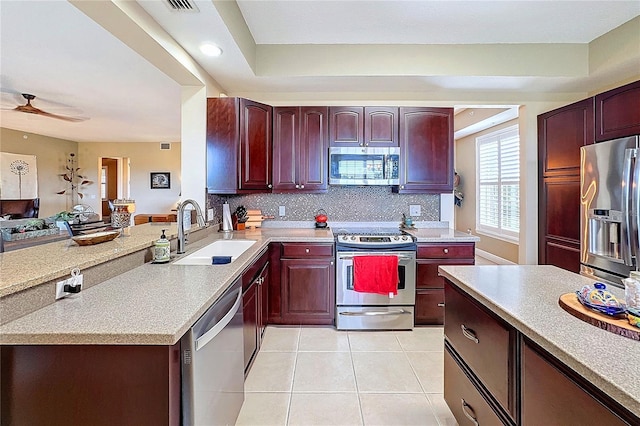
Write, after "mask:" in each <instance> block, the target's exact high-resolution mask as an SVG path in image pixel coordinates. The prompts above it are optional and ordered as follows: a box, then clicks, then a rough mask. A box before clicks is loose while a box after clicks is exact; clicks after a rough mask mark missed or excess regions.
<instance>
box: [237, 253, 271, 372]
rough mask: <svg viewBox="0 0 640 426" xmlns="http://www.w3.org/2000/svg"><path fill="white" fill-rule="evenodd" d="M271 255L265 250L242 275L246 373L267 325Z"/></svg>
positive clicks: (256, 352)
mask: <svg viewBox="0 0 640 426" xmlns="http://www.w3.org/2000/svg"><path fill="white" fill-rule="evenodd" d="M268 286H269V253H268V250H265V251H264V252H263V253H262V254H261V255H259V257H258V260H256V261H255V262H254V263H253V264H252V265H251V266H249V267H248V268H247V269H246V270H245V271H244V273H243V274H242V289H243V290H242V291H243V293H242V318H243V324H244V326H243V335H244V373H245V376H246V375H247V374H248V373H249V369H250V367H251V364H252V363H253V361H254V359H255V357H256V355H257V354H258V350H260V344H261V343H262V335H263V333H264V330H265V328H266V325H267V314H266V308H267V306H268V303H269V302H268V291H267V288H268Z"/></svg>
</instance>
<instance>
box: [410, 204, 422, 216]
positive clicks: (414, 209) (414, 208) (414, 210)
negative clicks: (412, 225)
mask: <svg viewBox="0 0 640 426" xmlns="http://www.w3.org/2000/svg"><path fill="white" fill-rule="evenodd" d="M409 216H413V217H416V216H422V208H421V206H420V204H411V205H409Z"/></svg>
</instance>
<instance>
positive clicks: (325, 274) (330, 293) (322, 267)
mask: <svg viewBox="0 0 640 426" xmlns="http://www.w3.org/2000/svg"><path fill="white" fill-rule="evenodd" d="M333 263H334V262H333V259H332V258H324V259H282V261H281V268H282V271H281V284H282V320H283V323H285V324H313V325H319V324H333V319H334V312H335V284H334V282H335V278H334V276H335V267H334V264H333Z"/></svg>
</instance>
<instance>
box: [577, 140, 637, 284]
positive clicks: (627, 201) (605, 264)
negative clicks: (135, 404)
mask: <svg viewBox="0 0 640 426" xmlns="http://www.w3.org/2000/svg"><path fill="white" fill-rule="evenodd" d="M639 138H640V137H639V136H632V137H627V138H621V139H615V140H611V141H607V142H600V143H596V144H594V145H589V146H585V147H582V148H580V150H581V153H580V155H581V158H580V204H581V210H580V211H581V215H580V229H581V234H580V237H581V238H580V263H581V265H580V273H581V274H582V275H585V276H588V277H591V278H594V279H596V280H598V281H606V282H609V283H611V284H614V285H616V286H619V287H623V284H622V278H625V277H628V276H629V272H630V271H635V270H638V265H639V260H640V257H639V256H640V246H639V241H640V238H639V235H638V231H639V230H640V216H639V215H638V212H639V211H640V158H639V155H640V149H639V147H640V145H639Z"/></svg>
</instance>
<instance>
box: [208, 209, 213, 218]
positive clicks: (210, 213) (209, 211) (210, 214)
mask: <svg viewBox="0 0 640 426" xmlns="http://www.w3.org/2000/svg"><path fill="white" fill-rule="evenodd" d="M207 220H213V209H208V210H207Z"/></svg>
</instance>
